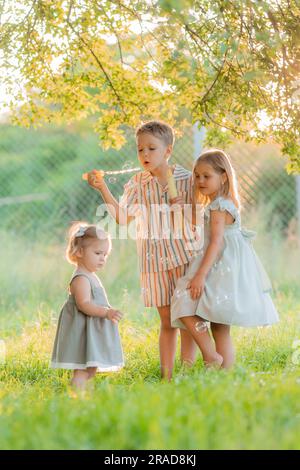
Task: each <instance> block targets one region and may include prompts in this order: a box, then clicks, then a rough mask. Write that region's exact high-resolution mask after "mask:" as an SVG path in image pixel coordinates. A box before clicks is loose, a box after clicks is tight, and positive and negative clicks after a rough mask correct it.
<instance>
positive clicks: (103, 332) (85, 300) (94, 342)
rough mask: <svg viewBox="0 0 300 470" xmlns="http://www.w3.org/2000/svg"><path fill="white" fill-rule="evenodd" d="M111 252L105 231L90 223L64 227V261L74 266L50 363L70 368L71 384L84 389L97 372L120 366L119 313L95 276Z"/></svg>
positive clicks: (56, 366)
mask: <svg viewBox="0 0 300 470" xmlns="http://www.w3.org/2000/svg"><path fill="white" fill-rule="evenodd" d="M110 251H111V240H110V237H109V235H108V234H107V233H106V232H104V231H103V230H100V229H98V228H97V227H96V226H95V225H88V224H86V223H84V222H83V223H78V222H77V223H74V224H73V225H72V226H71V228H70V231H69V243H68V247H67V251H66V256H67V260H68V261H69V262H70V263H72V264H75V266H76V270H75V271H74V273H73V275H72V277H71V280H70V284H69V298H68V299H67V300H66V302H65V303H64V305H63V307H62V310H61V313H60V317H59V321H58V326H57V332H56V337H55V342H54V347H53V353H52V362H51V366H52V367H54V368H62V369H72V370H73V378H72V380H71V384H72V385H73V386H75V387H77V388H84V386H85V385H86V382H87V380H88V379H90V378H91V377H93V376H94V375H95V374H96V372H97V371H101V372H105V371H116V370H118V369H120V368H121V367H122V366H123V365H124V360H123V352H122V346H121V342H120V337H119V331H118V326H117V323H118V321H119V320H120V319H121V317H122V313H121V312H119V311H118V310H116V309H114V308H112V307H111V306H110V304H109V302H108V300H107V296H106V292H105V289H104V287H103V285H102V283H101V281H100V279H99V278H98V277H97V275H96V274H95V272H96V271H98V270H99V269H101V268H103V266H104V265H105V263H106V260H107V257H108V255H109V253H110Z"/></svg>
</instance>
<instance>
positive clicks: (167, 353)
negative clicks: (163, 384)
mask: <svg viewBox="0 0 300 470" xmlns="http://www.w3.org/2000/svg"><path fill="white" fill-rule="evenodd" d="M157 310H158V313H159V316H160V321H161V323H160V334H159V353H160V367H161V376H162V378H164V379H168V380H170V379H171V377H172V371H173V367H174V362H175V355H176V337H177V329H176V328H172V327H171V321H170V306H169V305H166V306H164V307H157Z"/></svg>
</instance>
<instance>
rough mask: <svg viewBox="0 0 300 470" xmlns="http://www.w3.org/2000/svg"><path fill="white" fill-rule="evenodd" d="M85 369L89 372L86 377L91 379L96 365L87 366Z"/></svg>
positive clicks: (94, 373)
mask: <svg viewBox="0 0 300 470" xmlns="http://www.w3.org/2000/svg"><path fill="white" fill-rule="evenodd" d="M86 370H87V372H88V374H89V376H88V379H92V378H93V377H95V375H96V373H97V367H87V369H86Z"/></svg>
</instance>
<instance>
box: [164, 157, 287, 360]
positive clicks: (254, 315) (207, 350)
mask: <svg viewBox="0 0 300 470" xmlns="http://www.w3.org/2000/svg"><path fill="white" fill-rule="evenodd" d="M193 185H194V200H195V207H198V204H202V205H203V206H204V208H205V209H204V246H203V249H202V250H201V252H200V253H199V254H198V255H197V256H196V257H195V258H194V259H193V261H192V262H191V264H190V266H189V269H188V271H187V272H186V274H185V276H184V277H182V278H181V279H179V281H178V283H177V285H176V290H175V293H174V295H173V298H172V302H171V324H172V326H173V327H174V328H176V327H179V328H185V329H187V330H188V331H189V332H190V333H191V334H192V336H193V338H194V339H195V341H196V342H197V344H198V346H199V348H200V350H201V352H202V355H203V359H204V362H205V364H206V365H207V366H212V365H214V366H222V367H225V368H228V367H230V366H231V365H232V364H233V362H234V348H233V345H232V341H231V337H230V326H231V325H239V326H246V327H247V326H263V325H271V324H273V323H276V322H277V321H278V314H277V311H276V309H275V306H274V304H273V302H272V299H271V297H270V294H269V292H270V290H271V284H270V281H269V279H268V277H267V274H266V273H265V271H264V269H263V266H262V265H261V263H260V261H259V259H258V257H257V255H256V253H255V251H254V249H253V246H252V242H251V239H252V238H253V236H254V235H255V233H254V232H251V231H248V230H244V229H242V228H241V220H240V210H239V209H240V202H239V196H238V191H237V184H236V177H235V172H234V169H233V167H232V165H231V162H230V160H229V158H228V156H227V155H226V154H225V152H223V151H222V150H219V149H211V150H208V151H206V152H204V153H203V154H202V155H200V157H199V158H198V159H197V160H196V162H195V164H194V169H193ZM207 322H210V325H211V332H212V336H213V339H214V342H213V341H212V339H211V337H210V335H209V332H208V328H207Z"/></svg>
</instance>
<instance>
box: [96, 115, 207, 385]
mask: <svg viewBox="0 0 300 470" xmlns="http://www.w3.org/2000/svg"><path fill="white" fill-rule="evenodd" d="M136 141H137V152H138V159H139V162H140V164H141V166H142V167H143V169H144V171H142V172H140V173H138V174H136V175H134V176H133V177H132V178H131V179H130V180H129V182H128V183H127V184H126V185H125V187H124V189H125V191H124V194H123V196H122V198H121V200H120V203H118V202H117V201H116V199H115V198H114V197H113V195H112V194H111V192H110V190H109V189H108V187H107V185H106V183H105V181H104V178H103V177H102V176H101V175H99V172H97V171H96V170H93V171H91V172H90V173H89V174H88V182H89V184H90V186H92V187H93V188H95V189H97V190H99V191H100V193H101V195H102V198H103V200H104V202H105V203H106V204H107V206H108V209H109V210H110V213H111V214H112V215H113V216H114V217H115V219H116V222H117V223H118V224H128V223H129V222H130V221H131V220H132V219H133V218H136V222H137V226H138V231H137V252H138V257H139V265H140V279H141V287H142V294H143V300H144V304H145V307H153V306H155V307H156V308H157V310H158V313H159V315H160V319H161V328H160V336H159V350H160V362H161V374H162V377H163V378H167V379H170V378H171V377H172V370H173V367H174V361H175V354H176V336H177V330H176V329H173V328H172V327H171V323H170V303H171V297H172V295H173V293H174V290H175V286H176V281H177V279H179V278H180V277H182V276H183V275H184V274H185V272H186V270H187V267H188V264H189V261H190V259H191V258H192V257H193V256H195V255H196V251H197V250H198V249H199V242H198V240H197V238H196V234H195V232H193V229H192V221H190V223H189V222H188V223H187V224H186V223H185V230H184V231H183V233H181V236H180V237H178V236H177V237H175V236H174V230H172V229H171V230H170V226H171V225H172V223H171V222H170V219H171V220H173V222H174V221H175V220H176V218H175V213H174V214H173V216H172V217H173V218H172V217H170V212H169V213H168V208H169V207H170V206H169V204H179V205H180V206H183V205H184V204H191V203H192V176H191V173H190V172H189V171H187V170H186V169H184V168H183V167H181V166H180V165H174V166H173V167H172V171H173V177H174V179H175V185H176V189H177V193H178V197H176V198H173V199H170V197H169V194H168V179H167V178H168V170H169V168H170V167H169V166H168V160H169V158H170V156H171V153H172V150H173V145H174V132H173V129H172V128H171V127H170V126H169V125H168V124H165V123H163V122H160V121H149V122H147V123H145V124H142V125H141V126H140V127H138V129H137V130H136ZM180 335H181V361H182V363H185V364H189V365H191V364H193V363H194V361H195V355H196V345H195V343H194V340H193V339H192V336H191V335H190V334H189V333H188V332H187V331H185V330H180Z"/></svg>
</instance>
